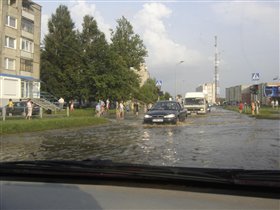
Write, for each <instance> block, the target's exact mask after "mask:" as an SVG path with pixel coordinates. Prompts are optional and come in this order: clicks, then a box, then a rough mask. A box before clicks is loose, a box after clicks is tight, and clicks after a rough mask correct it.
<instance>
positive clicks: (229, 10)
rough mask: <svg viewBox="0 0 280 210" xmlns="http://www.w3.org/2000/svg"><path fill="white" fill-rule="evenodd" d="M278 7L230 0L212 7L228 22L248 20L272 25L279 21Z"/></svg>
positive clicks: (248, 21)
mask: <svg viewBox="0 0 280 210" xmlns="http://www.w3.org/2000/svg"><path fill="white" fill-rule="evenodd" d="M278 6H279V5H278ZM278 6H277V7H278ZM277 7H271V6H268V5H266V4H264V3H258V2H253V1H252V2H242V1H241V2H240V1H230V2H222V3H217V4H215V5H213V7H212V9H213V11H214V12H216V13H217V14H218V15H220V16H221V17H220V19H221V20H223V21H225V22H226V23H231V24H240V22H247V23H258V24H264V25H269V26H271V25H272V24H275V21H277V18H275V17H278V16H279V15H276V13H277V9H276V8H277ZM278 21H279V20H278Z"/></svg>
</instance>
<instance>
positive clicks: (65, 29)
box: [41, 5, 82, 100]
mask: <svg viewBox="0 0 280 210" xmlns="http://www.w3.org/2000/svg"><path fill="white" fill-rule="evenodd" d="M48 29H49V33H48V34H47V35H46V36H45V38H44V42H43V43H44V49H43V50H42V55H41V59H42V63H41V79H42V81H43V82H44V84H45V85H44V89H45V90H46V91H48V92H51V93H52V94H54V95H55V96H57V97H60V96H63V97H65V98H66V100H69V99H71V98H77V97H78V96H79V95H80V89H79V86H80V84H81V82H82V78H81V75H82V69H81V63H80V56H79V55H80V54H81V47H80V44H79V41H78V37H77V32H76V31H75V30H74V23H73V21H72V19H71V17H70V13H69V11H68V8H67V7H66V6H64V5H60V6H59V7H58V8H57V9H56V12H55V14H52V17H51V18H50V20H49V22H48Z"/></svg>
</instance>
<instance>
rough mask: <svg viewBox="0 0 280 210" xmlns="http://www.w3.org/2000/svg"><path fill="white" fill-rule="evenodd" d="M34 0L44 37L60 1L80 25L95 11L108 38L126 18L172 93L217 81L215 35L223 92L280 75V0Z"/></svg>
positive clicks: (155, 71)
mask: <svg viewBox="0 0 280 210" xmlns="http://www.w3.org/2000/svg"><path fill="white" fill-rule="evenodd" d="M33 1H35V2H36V3H38V4H39V5H41V6H42V23H41V24H42V39H43V37H44V35H45V34H47V33H48V29H47V23H48V20H49V18H50V17H51V15H52V14H54V13H55V10H56V8H57V7H58V6H59V5H60V4H63V5H66V6H67V7H68V9H69V11H70V12H71V18H72V20H73V21H74V23H75V27H76V28H77V29H79V30H81V23H82V20H83V17H84V15H87V14H89V15H92V16H93V17H94V18H95V19H96V20H97V23H98V27H99V29H100V30H101V31H103V32H104V33H105V35H106V37H107V40H108V41H110V29H115V27H116V20H117V19H119V18H121V17H122V16H124V17H126V18H127V19H128V20H129V21H130V23H131V24H132V26H133V29H134V32H135V33H137V34H139V35H140V37H141V39H142V40H143V41H144V44H145V46H146V48H147V50H148V57H147V58H146V59H145V60H146V65H147V68H148V71H149V73H150V75H151V77H152V78H155V79H156V80H161V81H162V90H164V91H168V92H169V93H171V94H172V95H174V94H175V92H176V93H181V94H183V95H184V94H185V93H186V92H188V91H195V88H196V87H198V86H199V85H201V84H203V83H208V82H213V81H214V58H215V47H214V45H215V36H217V52H218V53H217V54H218V72H219V84H220V95H221V97H224V96H225V88H227V87H231V86H235V85H240V84H244V85H249V84H253V81H252V73H259V75H260V80H259V81H258V82H259V83H261V82H273V81H275V80H273V79H274V78H276V77H277V76H278V78H279V1H206V0H204V1H124V0H123V1H113V0H111V1H106V0H103V1H92V0H63V1H59V0H33ZM181 61H183V62H181ZM278 81H279V80H278Z"/></svg>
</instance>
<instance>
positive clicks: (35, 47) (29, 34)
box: [0, 0, 41, 106]
mask: <svg viewBox="0 0 280 210" xmlns="http://www.w3.org/2000/svg"><path fill="white" fill-rule="evenodd" d="M0 31H1V33H0V106H4V105H6V103H7V101H8V99H9V98H11V99H13V100H19V99H20V98H38V97H40V37H41V6H40V5H38V4H36V3H34V2H32V1H30V0H1V1H0Z"/></svg>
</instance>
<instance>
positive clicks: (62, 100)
mask: <svg viewBox="0 0 280 210" xmlns="http://www.w3.org/2000/svg"><path fill="white" fill-rule="evenodd" d="M58 103H59V109H60V110H62V109H63V105H64V99H63V98H62V97H60V99H59V100H58Z"/></svg>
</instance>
